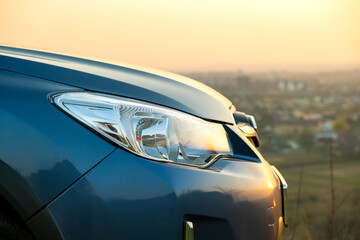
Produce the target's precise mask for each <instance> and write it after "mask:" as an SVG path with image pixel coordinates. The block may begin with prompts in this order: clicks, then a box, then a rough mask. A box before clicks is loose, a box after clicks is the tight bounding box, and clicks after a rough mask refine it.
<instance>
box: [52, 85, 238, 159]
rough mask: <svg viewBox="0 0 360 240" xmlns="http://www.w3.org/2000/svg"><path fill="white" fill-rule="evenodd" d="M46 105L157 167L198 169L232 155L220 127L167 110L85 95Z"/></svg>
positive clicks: (64, 96)
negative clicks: (172, 164) (168, 163)
mask: <svg viewBox="0 0 360 240" xmlns="http://www.w3.org/2000/svg"><path fill="white" fill-rule="evenodd" d="M52 101H53V103H54V104H56V105H57V106H58V107H60V108H61V109H63V110H64V111H65V112H67V113H68V114H70V115H71V116H73V117H75V118H76V119H78V120H79V121H81V122H83V123H84V124H86V125H88V126H90V127H91V128H93V129H94V130H96V131H97V132H99V133H100V134H102V135H103V136H105V137H106V138H107V139H110V140H111V141H113V142H114V143H116V144H118V145H120V146H121V147H124V148H126V149H128V150H130V151H132V152H134V153H136V154H139V155H141V156H144V157H146V158H150V159H153V160H159V161H171V162H175V163H181V164H188V165H199V166H203V165H206V164H208V163H209V162H211V160H213V159H214V158H215V157H216V156H218V155H219V154H227V155H228V154H232V150H231V145H230V142H229V140H228V137H227V134H226V131H225V129H224V128H223V126H222V125H221V124H216V123H211V122H207V121H204V120H202V119H199V118H196V117H193V116H191V115H188V114H185V113H182V112H179V111H176V110H172V109H169V108H165V107H161V106H157V105H154V104H149V103H145V102H140V101H135V100H130V99H126V98H120V97H113V96H107V95H102V94H95V93H88V92H70V93H62V94H56V95H54V96H53V97H52Z"/></svg>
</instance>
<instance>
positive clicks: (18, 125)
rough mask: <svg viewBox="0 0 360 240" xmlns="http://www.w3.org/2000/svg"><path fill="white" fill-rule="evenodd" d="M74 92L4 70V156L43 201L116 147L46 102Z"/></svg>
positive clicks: (0, 124) (0, 77) (0, 108)
mask: <svg viewBox="0 0 360 240" xmlns="http://www.w3.org/2000/svg"><path fill="white" fill-rule="evenodd" d="M74 90H77V91H79V89H77V88H73V87H69V86H65V85H61V84H58V83H53V82H49V81H44V80H41V79H38V78H34V77H30V76H25V75H22V74H17V73H13V72H7V71H1V70H0V116H1V117H0V133H1V134H0V143H1V144H0V159H1V160H2V161H3V162H5V163H6V164H7V165H9V166H10V167H11V168H12V169H14V170H15V171H16V172H17V173H18V174H19V175H20V176H22V177H23V179H25V180H26V181H27V182H28V183H29V184H30V186H31V187H33V189H34V190H35V192H36V193H37V194H38V196H39V198H40V199H41V201H42V203H43V204H44V205H45V204H47V203H49V202H50V201H51V200H52V199H53V198H55V197H56V196H57V195H58V194H60V193H61V192H62V191H63V190H65V189H66V188H67V187H68V186H69V185H70V184H72V183H73V182H74V181H75V180H77V179H78V178H79V177H80V176H81V175H82V174H84V173H85V172H86V171H88V170H89V169H90V168H91V167H93V166H94V165H95V164H96V163H98V162H99V161H100V160H102V159H103V158H104V157H106V156H107V155H108V154H109V153H110V152H112V151H113V150H114V149H115V147H114V146H112V145H111V144H110V143H108V142H107V141H105V140H103V139H102V138H99V137H98V136H97V135H96V134H94V133H92V132H91V131H89V130H87V129H86V128H84V127H82V126H80V125H79V124H78V123H77V122H75V121H74V120H72V119H71V118H69V117H68V116H66V115H65V114H63V113H62V112H61V111H59V110H58V109H57V108H56V107H55V106H54V105H52V104H51V103H50V102H49V100H48V95H49V94H50V93H53V92H58V91H74ZM37 210H38V209H37ZM34 213H35V212H28V213H27V216H24V218H29V217H30V216H31V215H32V214H34Z"/></svg>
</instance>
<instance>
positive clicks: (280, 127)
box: [274, 118, 321, 135]
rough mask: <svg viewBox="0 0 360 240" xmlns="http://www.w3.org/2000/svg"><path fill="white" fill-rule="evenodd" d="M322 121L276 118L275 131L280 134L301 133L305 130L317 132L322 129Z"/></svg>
mask: <svg viewBox="0 0 360 240" xmlns="http://www.w3.org/2000/svg"><path fill="white" fill-rule="evenodd" d="M320 123H321V122H320V120H319V119H303V118H290V119H275V120H274V133H275V134H280V135H287V134H299V133H304V132H307V133H312V134H315V133H316V132H318V131H319V130H320V126H321V124H320Z"/></svg>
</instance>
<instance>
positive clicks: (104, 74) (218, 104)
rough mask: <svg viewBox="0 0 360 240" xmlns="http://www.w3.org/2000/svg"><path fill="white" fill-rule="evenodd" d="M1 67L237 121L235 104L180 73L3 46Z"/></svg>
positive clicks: (84, 87)
mask: <svg viewBox="0 0 360 240" xmlns="http://www.w3.org/2000/svg"><path fill="white" fill-rule="evenodd" d="M0 69H6V70H9V71H14V72H18V73H23V74H28V75H31V76H35V77H39V78H43V79H48V80H51V81H55V82H59V83H63V84H68V85H71V86H76V87H80V88H83V89H86V90H91V91H96V92H103V93H108V94H114V95H118V96H123V97H130V98H133V99H138V100H143V101H147V102H152V103H156V104H159V105H163V106H167V107H170V108H173V109H177V110H180V111H183V112H187V113H189V114H192V115H194V116H197V117H200V118H203V119H208V120H213V121H219V122H224V123H233V122H234V120H233V117H232V113H231V112H230V111H229V108H230V107H231V106H232V104H231V102H230V101H229V100H228V99H227V98H225V97H224V96H223V95H221V94H220V93H218V92H217V91H215V90H214V89H212V88H210V87H208V86H206V85H204V84H202V83H199V82H197V81H195V80H192V79H190V78H186V77H183V76H180V75H177V74H171V73H166V72H161V71H156V70H152V69H151V70H150V69H147V68H141V67H135V66H132V65H131V66H128V65H126V64H122V65H121V66H118V65H114V64H110V63H104V62H98V61H92V60H87V59H81V58H75V57H69V56H63V55H58V54H52V53H44V52H39V51H31V50H24V49H17V48H10V47H2V46H0ZM195 96H196V101H194V97H195Z"/></svg>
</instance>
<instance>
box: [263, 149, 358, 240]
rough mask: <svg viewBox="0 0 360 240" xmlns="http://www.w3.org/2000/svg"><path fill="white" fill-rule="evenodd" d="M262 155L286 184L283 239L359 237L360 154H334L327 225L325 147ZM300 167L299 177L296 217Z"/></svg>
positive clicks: (332, 239)
mask: <svg viewBox="0 0 360 240" xmlns="http://www.w3.org/2000/svg"><path fill="white" fill-rule="evenodd" d="M264 156H265V157H266V158H267V159H268V161H269V162H270V163H271V164H273V165H275V166H276V167H277V168H278V169H279V170H280V171H281V173H282V174H283V176H284V177H285V179H286V180H287V183H288V185H289V190H288V199H289V204H288V211H289V228H287V229H285V230H284V232H283V239H309V240H311V239H331V240H334V239H336V240H343V239H349V240H351V239H360V201H359V200H360V157H359V158H358V159H347V158H345V157H341V156H335V157H334V171H333V174H334V187H335V217H334V226H333V227H331V224H330V222H331V221H330V220H331V199H332V198H331V186H330V170H329V152H328V149H325V148H324V149H315V150H313V151H310V152H306V153H305V152H297V153H291V154H274V153H264ZM301 166H303V180H302V189H301V196H300V198H301V199H300V200H301V201H300V205H299V207H298V215H297V220H296V214H295V212H296V208H297V202H298V197H299V196H298V190H299V185H300V183H299V179H300V178H299V174H300V169H301ZM331 232H333V237H332V238H331V237H330V236H331ZM292 235H294V237H293V238H292Z"/></svg>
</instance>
